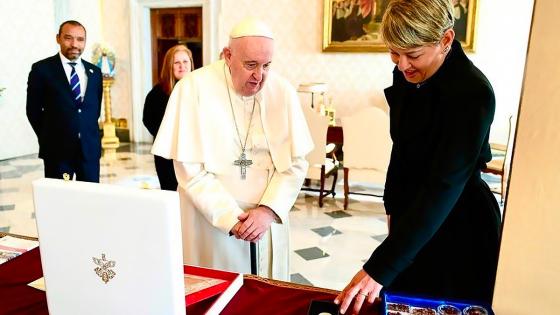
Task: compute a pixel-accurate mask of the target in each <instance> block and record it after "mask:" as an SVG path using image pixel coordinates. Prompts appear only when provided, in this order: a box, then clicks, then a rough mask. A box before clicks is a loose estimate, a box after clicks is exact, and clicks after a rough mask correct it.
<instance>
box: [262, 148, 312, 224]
mask: <svg viewBox="0 0 560 315" xmlns="http://www.w3.org/2000/svg"><path fill="white" fill-rule="evenodd" d="M308 167H309V163H307V161H306V160H305V158H303V157H295V158H293V159H292V166H291V167H290V168H289V169H287V170H286V171H284V172H278V171H276V170H275V171H274V174H273V175H272V178H271V180H270V183H269V184H268V186H267V187H266V190H265V192H264V195H263V197H262V198H261V202H260V204H261V205H265V206H268V207H269V208H271V209H272V211H274V213H276V215H277V216H278V217H279V218H280V220H281V222H278V223H282V222H287V219H288V213H289V212H290V210H291V209H292V207H293V206H294V203H295V201H296V198H297V196H298V194H299V192H300V190H301V185H302V184H303V180H304V179H305V176H306V175H307V168H308Z"/></svg>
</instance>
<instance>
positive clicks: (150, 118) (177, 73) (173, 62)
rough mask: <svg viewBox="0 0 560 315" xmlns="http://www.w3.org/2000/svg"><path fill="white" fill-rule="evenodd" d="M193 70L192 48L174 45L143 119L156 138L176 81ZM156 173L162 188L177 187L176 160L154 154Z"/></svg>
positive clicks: (149, 98)
mask: <svg viewBox="0 0 560 315" xmlns="http://www.w3.org/2000/svg"><path fill="white" fill-rule="evenodd" d="M192 70H193V59H192V53H191V51H190V50H189V49H188V48H187V47H186V46H184V45H176V46H173V47H171V48H170V49H169V50H168V51H167V52H166V53H165V57H164V58H163V66H162V69H161V74H160V76H159V82H158V83H157V84H156V85H155V86H154V87H153V88H152V90H151V91H150V93H148V95H147V96H146V102H145V103H144V113H143V116H142V121H143V122H144V126H146V128H147V129H148V131H149V132H150V134H151V135H152V136H154V139H155V137H156V135H157V132H158V130H159V126H160V125H161V120H162V119H163V115H164V114H165V108H166V107H167V101H168V100H169V95H171V91H172V90H173V87H174V86H175V83H177V81H179V80H181V79H182V78H183V77H184V76H185V74H187V73H189V72H191V71H192ZM154 162H155V165H156V172H157V175H158V179H159V184H160V187H161V189H164V190H177V178H176V177H175V170H174V169H173V161H171V160H167V159H165V158H162V157H160V156H157V155H154Z"/></svg>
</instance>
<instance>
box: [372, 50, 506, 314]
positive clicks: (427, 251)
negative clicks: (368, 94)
mask: <svg viewBox="0 0 560 315" xmlns="http://www.w3.org/2000/svg"><path fill="white" fill-rule="evenodd" d="M393 73H394V77H393V86H391V87H389V88H387V89H386V90H385V95H386V97H387V101H388V103H389V106H390V120H391V127H390V128H391V138H392V139H393V149H392V152H391V160H390V164H389V169H388V172H387V180H386V184H385V194H384V202H385V209H386V211H387V214H390V215H391V226H390V233H389V235H388V237H387V238H386V240H385V241H384V242H383V243H382V244H381V245H380V246H379V247H378V248H377V249H376V250H375V251H374V252H373V254H372V255H371V257H370V259H369V260H368V261H367V262H366V263H365V265H364V270H365V271H366V272H367V273H368V274H369V275H370V276H371V277H373V278H374V279H375V280H376V281H378V282H379V283H381V284H383V285H384V287H385V289H386V290H388V291H393V292H402V293H406V294H412V295H419V296H428V297H436V298H449V299H461V300H471V301H479V302H486V303H490V302H491V300H492V293H493V288H494V280H495V275H496V267H497V257H498V244H499V233H500V212H499V207H498V204H497V202H496V199H495V197H494V196H493V195H492V193H491V192H490V189H489V188H488V186H487V185H486V183H485V182H484V181H482V180H481V178H480V170H481V168H483V167H484V166H485V164H486V162H488V161H489V160H490V159H491V153H490V146H489V144H488V136H489V133H490V125H491V123H492V120H493V117H494V110H495V99H494V92H493V90H492V87H491V85H490V83H489V82H488V80H487V79H486V77H485V76H484V74H482V72H480V70H478V69H477V68H476V67H475V66H474V65H473V64H472V63H471V62H470V61H469V59H468V58H467V57H466V56H465V54H464V52H463V50H462V49H461V46H460V44H459V42H457V41H454V43H453V45H452V49H451V52H450V54H449V55H448V57H447V59H446V60H445V62H444V64H443V65H442V66H441V67H440V69H438V71H437V72H436V73H435V74H434V75H433V76H432V77H431V78H429V79H428V80H427V81H426V82H424V83H423V84H421V85H420V86H419V85H417V84H411V83H408V82H407V81H406V80H405V79H404V77H403V75H402V73H401V72H400V71H398V70H397V69H396V68H395V70H394V72H393Z"/></svg>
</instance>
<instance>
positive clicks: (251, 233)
mask: <svg viewBox="0 0 560 315" xmlns="http://www.w3.org/2000/svg"><path fill="white" fill-rule="evenodd" d="M276 218H277V216H276V214H275V213H274V211H272V209H270V208H269V207H267V206H258V207H256V208H254V209H250V210H248V211H247V212H244V213H242V214H240V215H239V216H238V217H237V219H238V220H239V222H237V223H236V224H235V225H234V226H233V228H232V229H231V233H232V234H233V235H234V236H235V238H237V239H242V240H244V241H247V242H256V241H259V240H260V239H261V238H262V237H263V235H264V233H266V231H267V230H268V229H269V228H270V224H271V223H272V222H274V221H275V220H276Z"/></svg>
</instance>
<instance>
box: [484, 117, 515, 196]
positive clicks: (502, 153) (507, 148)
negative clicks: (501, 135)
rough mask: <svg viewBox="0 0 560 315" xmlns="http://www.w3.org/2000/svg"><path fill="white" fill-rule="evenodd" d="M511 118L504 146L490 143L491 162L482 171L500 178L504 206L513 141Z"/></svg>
mask: <svg viewBox="0 0 560 315" xmlns="http://www.w3.org/2000/svg"><path fill="white" fill-rule="evenodd" d="M512 119H513V117H512V116H509V119H508V137H507V141H506V144H505V145H504V144H499V143H490V148H491V149H492V156H493V157H492V160H491V161H490V162H488V163H487V164H486V168H483V169H482V172H483V173H490V174H494V175H497V176H500V204H501V205H503V204H504V200H505V196H506V184H507V174H508V173H509V164H510V161H511V152H512V147H513V141H510V138H511V132H512V128H511V120H512ZM495 152H497V153H499V154H497V155H498V156H497V157H495V158H494V153H495Z"/></svg>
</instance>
